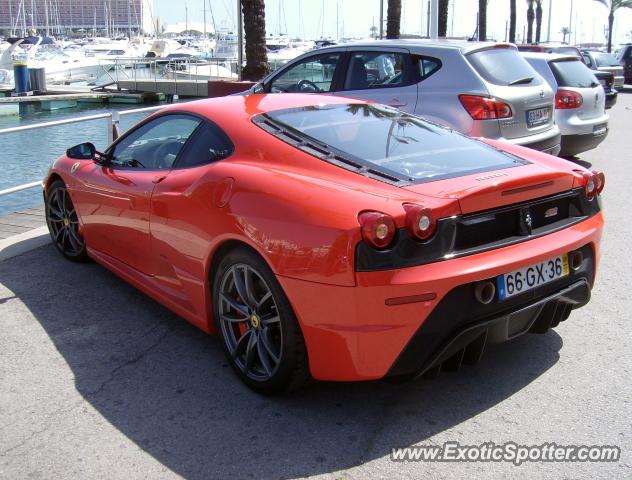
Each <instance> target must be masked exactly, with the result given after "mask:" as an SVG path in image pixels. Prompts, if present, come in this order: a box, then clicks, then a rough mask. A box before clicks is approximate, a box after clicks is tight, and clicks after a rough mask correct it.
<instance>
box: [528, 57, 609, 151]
mask: <svg viewBox="0 0 632 480" xmlns="http://www.w3.org/2000/svg"><path fill="white" fill-rule="evenodd" d="M522 55H523V56H524V57H525V59H526V60H527V62H529V63H530V64H531V66H532V67H533V68H534V69H535V70H536V71H537V72H538V73H539V74H540V75H541V76H542V77H543V78H544V79H545V80H546V81H547V83H548V84H549V85H551V87H552V88H553V89H554V90H555V92H556V93H555V121H556V122H557V125H558V126H559V127H560V130H561V132H562V150H561V152H560V155H561V156H565V157H572V156H574V155H577V154H578V153H581V152H585V151H586V150H591V149H593V148H595V147H596V146H597V145H599V144H600V143H601V142H603V141H604V140H605V138H606V136H607V135H608V120H609V117H608V114H607V113H606V94H605V92H604V89H603V87H602V86H601V84H600V83H599V82H598V81H597V78H596V77H595V75H594V74H593V73H592V71H591V70H590V69H589V68H588V67H587V66H586V65H584V63H583V62H582V61H581V60H580V59H579V58H577V57H575V56H569V55H559V54H552V53H531V52H525V53H523V54H522Z"/></svg>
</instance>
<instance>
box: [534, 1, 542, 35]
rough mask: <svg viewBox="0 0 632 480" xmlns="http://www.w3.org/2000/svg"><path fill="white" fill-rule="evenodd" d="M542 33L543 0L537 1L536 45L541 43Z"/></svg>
mask: <svg viewBox="0 0 632 480" xmlns="http://www.w3.org/2000/svg"><path fill="white" fill-rule="evenodd" d="M541 33H542V0H536V1H535V43H540V34H541Z"/></svg>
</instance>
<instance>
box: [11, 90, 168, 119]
mask: <svg viewBox="0 0 632 480" xmlns="http://www.w3.org/2000/svg"><path fill="white" fill-rule="evenodd" d="M165 99H166V95H165V94H161V93H154V92H126V91H118V90H103V91H96V90H92V89H89V90H83V91H77V88H76V87H74V88H72V89H69V88H63V87H61V86H60V87H59V88H57V87H56V88H55V90H50V91H48V92H46V93H44V94H40V95H27V96H20V97H12V96H11V91H10V90H4V91H2V90H0V116H4V115H18V114H19V113H20V108H24V107H25V106H26V105H32V104H34V103H36V104H40V106H41V109H42V110H45V111H53V110H62V109H65V108H73V107H76V106H77V105H78V104H83V103H117V104H118V103H125V104H135V105H139V104H144V103H149V102H160V101H164V100H165Z"/></svg>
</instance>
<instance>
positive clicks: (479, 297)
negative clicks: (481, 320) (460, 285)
mask: <svg viewBox="0 0 632 480" xmlns="http://www.w3.org/2000/svg"><path fill="white" fill-rule="evenodd" d="M494 297H496V285H495V284H494V282H492V281H491V280H483V281H482V282H478V283H477V284H476V285H474V298H476V301H477V302H478V303H482V304H483V305H487V304H489V303H491V302H492V301H493V300H494Z"/></svg>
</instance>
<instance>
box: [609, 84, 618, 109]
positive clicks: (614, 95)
mask: <svg viewBox="0 0 632 480" xmlns="http://www.w3.org/2000/svg"><path fill="white" fill-rule="evenodd" d="M618 97H619V92H617V91H616V90H615V89H614V88H613V89H611V90H610V91H609V92H606V110H609V109H611V108H612V107H614V106H615V105H616V104H617V98H618Z"/></svg>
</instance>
